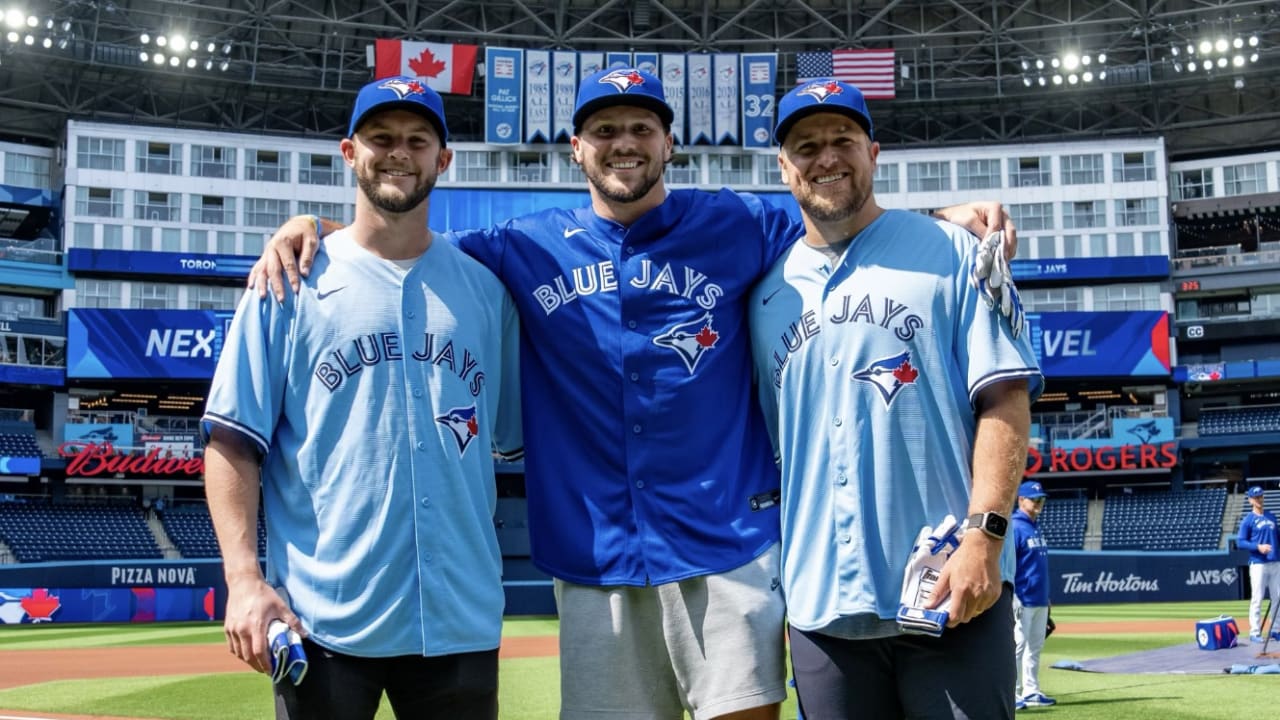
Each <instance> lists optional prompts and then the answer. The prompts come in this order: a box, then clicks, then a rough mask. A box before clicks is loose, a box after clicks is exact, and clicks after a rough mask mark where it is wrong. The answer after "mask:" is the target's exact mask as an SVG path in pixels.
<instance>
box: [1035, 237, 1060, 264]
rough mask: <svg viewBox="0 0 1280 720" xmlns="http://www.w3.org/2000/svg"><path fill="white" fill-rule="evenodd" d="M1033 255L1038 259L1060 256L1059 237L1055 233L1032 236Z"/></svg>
mask: <svg viewBox="0 0 1280 720" xmlns="http://www.w3.org/2000/svg"><path fill="white" fill-rule="evenodd" d="M1029 244H1030V245H1031V257H1033V258H1038V259H1045V258H1055V257H1058V238H1056V237H1055V236H1053V235H1041V236H1040V237H1033V238H1031V242H1030V243H1029Z"/></svg>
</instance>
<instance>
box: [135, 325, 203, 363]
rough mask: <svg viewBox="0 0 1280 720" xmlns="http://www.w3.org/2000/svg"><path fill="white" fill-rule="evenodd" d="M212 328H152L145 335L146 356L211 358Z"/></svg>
mask: <svg viewBox="0 0 1280 720" xmlns="http://www.w3.org/2000/svg"><path fill="white" fill-rule="evenodd" d="M216 335H217V333H216V332H215V331H214V330H213V329H201V328H190V329H183V330H173V329H164V330H161V329H158V328H153V329H152V330H151V334H150V335H148V336H147V352H146V355H147V357H176V358H200V357H203V358H212V357H213V340H214V337H216Z"/></svg>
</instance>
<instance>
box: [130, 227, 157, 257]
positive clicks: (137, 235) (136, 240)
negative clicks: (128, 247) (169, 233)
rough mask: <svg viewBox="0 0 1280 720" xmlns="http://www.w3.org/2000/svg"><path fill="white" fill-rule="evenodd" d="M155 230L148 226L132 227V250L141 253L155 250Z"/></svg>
mask: <svg viewBox="0 0 1280 720" xmlns="http://www.w3.org/2000/svg"><path fill="white" fill-rule="evenodd" d="M156 235H157V233H156V229H155V228H153V227H148V226H145V225H144V226H134V228H133V249H134V250H142V251H151V250H155V249H156V245H155V237H156Z"/></svg>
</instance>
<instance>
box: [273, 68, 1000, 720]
mask: <svg viewBox="0 0 1280 720" xmlns="http://www.w3.org/2000/svg"><path fill="white" fill-rule="evenodd" d="M672 117H673V113H672V110H671V108H670V106H669V105H668V104H667V103H666V100H665V95H664V93H663V90H662V86H661V84H660V83H659V82H658V80H657V78H655V77H653V76H652V75H650V74H648V73H645V72H642V71H639V70H635V69H612V70H606V71H602V72H600V73H597V74H595V75H593V76H591V77H588V78H586V79H584V80H583V83H582V87H581V90H580V92H579V96H578V103H577V107H576V111H575V113H574V119H573V120H574V127H575V131H574V137H573V139H572V140H571V145H572V150H573V159H574V161H575V162H577V163H578V164H580V165H581V167H582V169H583V172H584V174H585V175H586V177H587V180H588V189H589V191H590V195H591V205H590V206H589V207H582V208H577V209H573V210H562V209H554V210H546V211H542V212H539V213H535V214H533V215H528V216H524V217H519V218H515V219H513V220H511V221H509V222H506V223H503V224H501V225H498V226H497V227H493V228H489V229H487V230H481V231H475V232H469V233H458V234H456V235H455V237H454V240H455V241H456V242H457V243H458V244H459V246H460V247H461V248H462V249H463V250H464V251H466V252H468V253H470V254H471V255H473V256H474V257H476V258H477V259H479V260H480V261H481V262H482V263H484V264H485V265H486V266H488V267H489V268H490V269H491V270H493V271H494V272H495V273H496V274H497V275H498V276H499V277H500V278H501V279H502V280H503V282H504V283H506V284H507V287H508V288H509V289H510V291H511V293H512V296H513V297H514V298H515V301H516V304H517V307H518V308H519V310H520V314H521V322H522V327H523V328H524V340H523V344H522V354H521V361H522V364H521V374H522V383H523V388H524V409H525V419H526V423H525V440H526V442H525V445H526V446H527V447H528V448H530V451H529V452H528V453H527V455H526V461H525V478H526V487H527V493H528V507H529V529H530V540H531V549H532V555H533V560H534V562H535V564H536V565H537V566H538V567H539V568H541V569H543V570H544V571H546V572H547V573H548V574H550V575H552V576H553V577H554V578H555V588H556V598H557V603H558V608H559V612H560V618H561V625H560V647H561V652H560V662H561V704H562V713H561V717H562V718H579V717H584V718H585V717H592V718H594V717H598V716H599V715H601V714H614V713H616V714H620V715H624V716H635V717H661V718H666V717H678V716H680V714H681V713H682V712H684V711H687V712H689V713H690V714H692V715H693V717H694V718H697V719H698V720H703V719H704V718H713V717H731V718H772V717H776V716H777V714H778V707H779V703H780V702H781V701H782V700H783V698H784V697H785V694H786V690H785V663H784V649H783V632H782V624H783V614H784V609H783V604H782V596H781V592H780V587H779V579H778V578H779V571H778V522H779V521H778V512H777V492H778V475H777V469H776V467H775V466H774V463H773V459H772V454H771V451H770V449H769V444H768V438H767V435H766V432H765V428H764V424H763V420H762V418H761V415H760V412H759V409H758V408H757V407H756V403H755V401H754V399H753V396H752V391H751V386H752V381H751V377H752V369H751V359H750V353H749V345H748V337H747V317H746V310H747V304H746V301H747V298H748V295H749V293H750V291H751V288H752V286H753V285H754V284H755V282H756V281H757V280H758V279H759V278H760V277H761V276H762V275H763V274H764V272H765V271H766V270H767V269H768V268H769V266H770V265H771V264H772V263H773V262H774V260H775V259H776V258H778V257H779V256H780V255H781V254H782V253H783V252H784V251H785V250H786V248H787V247H788V246H790V245H791V243H792V242H794V240H795V238H796V237H797V236H798V233H799V232H800V226H799V225H797V224H794V223H793V222H792V221H791V220H790V219H789V218H788V216H787V215H786V214H785V212H783V211H781V210H777V209H773V208H771V207H770V206H768V205H766V204H764V203H762V202H761V201H760V200H759V199H757V198H755V197H754V196H751V195H746V194H739V193H734V192H732V191H729V190H722V191H720V192H706V191H695V190H675V191H668V190H667V189H666V187H665V185H664V182H663V170H664V168H665V166H666V164H667V163H668V162H669V161H670V159H671V153H672V137H671V133H670V124H671V120H672ZM976 224H977V225H978V226H979V227H977V228H976V229H982V226H983V225H984V224H985V223H983V222H979V223H976ZM329 227H333V226H331V225H329V224H328V223H326V229H328V228H329ZM304 235H309V236H312V237H309V238H307V242H308V245H307V246H306V251H305V252H304V255H303V258H302V263H303V264H304V267H305V263H306V262H308V260H307V257H308V255H309V253H310V252H311V251H312V247H313V244H314V232H313V221H312V219H310V218H306V219H295V220H294V221H291V223H290V224H289V225H286V226H285V227H284V228H282V229H281V230H280V231H279V232H278V233H277V235H276V237H275V238H273V240H272V242H271V244H270V246H269V248H268V250H267V254H266V257H267V259H268V260H269V261H270V262H271V263H274V267H273V268H271V269H270V273H269V274H270V276H271V277H270V282H272V283H275V284H277V292H279V286H278V283H279V274H280V268H281V266H283V267H284V268H285V269H286V271H287V272H289V274H290V277H293V275H294V270H293V269H292V268H293V265H294V263H295V259H294V256H293V253H294V248H295V244H296V243H298V242H300V241H301V239H302V238H303V236H304ZM267 280H268V279H267V278H266V277H265V276H264V277H261V278H259V280H258V285H259V288H260V292H262V293H265V292H267V287H268V281H267Z"/></svg>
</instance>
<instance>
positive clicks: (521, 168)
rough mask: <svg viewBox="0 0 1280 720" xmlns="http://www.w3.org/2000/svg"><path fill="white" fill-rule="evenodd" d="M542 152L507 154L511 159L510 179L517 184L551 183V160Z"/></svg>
mask: <svg viewBox="0 0 1280 720" xmlns="http://www.w3.org/2000/svg"><path fill="white" fill-rule="evenodd" d="M547 155H548V153H544V152H513V153H508V157H510V159H511V179H512V181H514V182H518V183H545V182H550V181H551V160H550V158H548V157H547Z"/></svg>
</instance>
